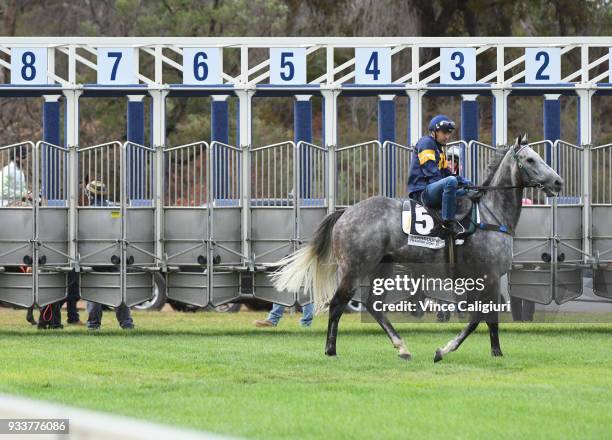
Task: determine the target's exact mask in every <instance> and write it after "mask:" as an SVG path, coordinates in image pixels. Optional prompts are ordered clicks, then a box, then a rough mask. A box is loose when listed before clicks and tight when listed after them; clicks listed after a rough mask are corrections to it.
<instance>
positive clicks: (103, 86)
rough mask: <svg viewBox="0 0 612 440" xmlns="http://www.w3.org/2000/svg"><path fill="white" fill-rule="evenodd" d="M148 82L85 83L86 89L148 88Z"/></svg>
mask: <svg viewBox="0 0 612 440" xmlns="http://www.w3.org/2000/svg"><path fill="white" fill-rule="evenodd" d="M148 87H149V86H148V85H146V84H121V85H119V84H83V88H84V89H91V88H95V89H146V88H148Z"/></svg>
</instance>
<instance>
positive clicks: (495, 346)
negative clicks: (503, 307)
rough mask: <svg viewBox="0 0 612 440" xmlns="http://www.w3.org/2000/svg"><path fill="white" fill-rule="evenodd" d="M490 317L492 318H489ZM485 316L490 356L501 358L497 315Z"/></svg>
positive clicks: (493, 313) (494, 313) (495, 313)
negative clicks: (489, 342)
mask: <svg viewBox="0 0 612 440" xmlns="http://www.w3.org/2000/svg"><path fill="white" fill-rule="evenodd" d="M491 315H492V318H490V317H489V316H491ZM489 316H487V318H486V319H487V326H489V337H490V339H491V356H494V357H498V356H503V355H504V354H503V353H502V350H501V347H500V345H499V322H498V316H499V315H498V313H497V312H491V313H490V314H489Z"/></svg>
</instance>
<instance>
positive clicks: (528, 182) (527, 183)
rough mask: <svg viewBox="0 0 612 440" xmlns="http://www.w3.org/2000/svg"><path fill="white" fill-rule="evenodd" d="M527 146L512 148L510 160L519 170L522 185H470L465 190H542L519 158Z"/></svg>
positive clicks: (540, 185) (541, 186)
mask: <svg viewBox="0 0 612 440" xmlns="http://www.w3.org/2000/svg"><path fill="white" fill-rule="evenodd" d="M528 146H529V145H528V144H523V145H520V148H518V149H517V147H512V159H514V161H515V162H516V165H517V166H518V168H519V170H520V171H521V177H522V181H523V185H502V186H490V185H480V186H479V185H470V186H466V187H465V188H466V189H472V190H478V191H487V190H504V189H519V188H538V189H542V188H543V187H544V185H542V184H541V183H539V182H536V181H535V179H534V178H533V176H532V174H531V173H530V172H529V170H528V169H527V168H526V167H525V164H524V163H523V162H522V161H521V159H520V158H519V153H520V152H521V151H522V150H523V148H525V147H528Z"/></svg>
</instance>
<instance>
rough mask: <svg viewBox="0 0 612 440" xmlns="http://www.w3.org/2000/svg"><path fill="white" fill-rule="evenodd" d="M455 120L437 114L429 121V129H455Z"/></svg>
mask: <svg viewBox="0 0 612 440" xmlns="http://www.w3.org/2000/svg"><path fill="white" fill-rule="evenodd" d="M454 129H455V122H454V121H453V120H452V119H451V118H449V117H448V116H446V115H436V116H434V117H433V118H432V119H431V121H430V122H429V131H437V130H442V131H453V130H454Z"/></svg>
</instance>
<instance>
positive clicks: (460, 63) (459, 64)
mask: <svg viewBox="0 0 612 440" xmlns="http://www.w3.org/2000/svg"><path fill="white" fill-rule="evenodd" d="M457 58H458V59H457ZM451 60H452V61H455V62H456V64H455V67H456V68H457V70H458V71H459V72H458V73H455V72H451V78H452V79H454V80H455V81H461V80H462V79H463V77H464V76H465V68H464V67H463V62H464V61H465V58H464V56H463V53H461V52H453V53H452V55H451Z"/></svg>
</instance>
